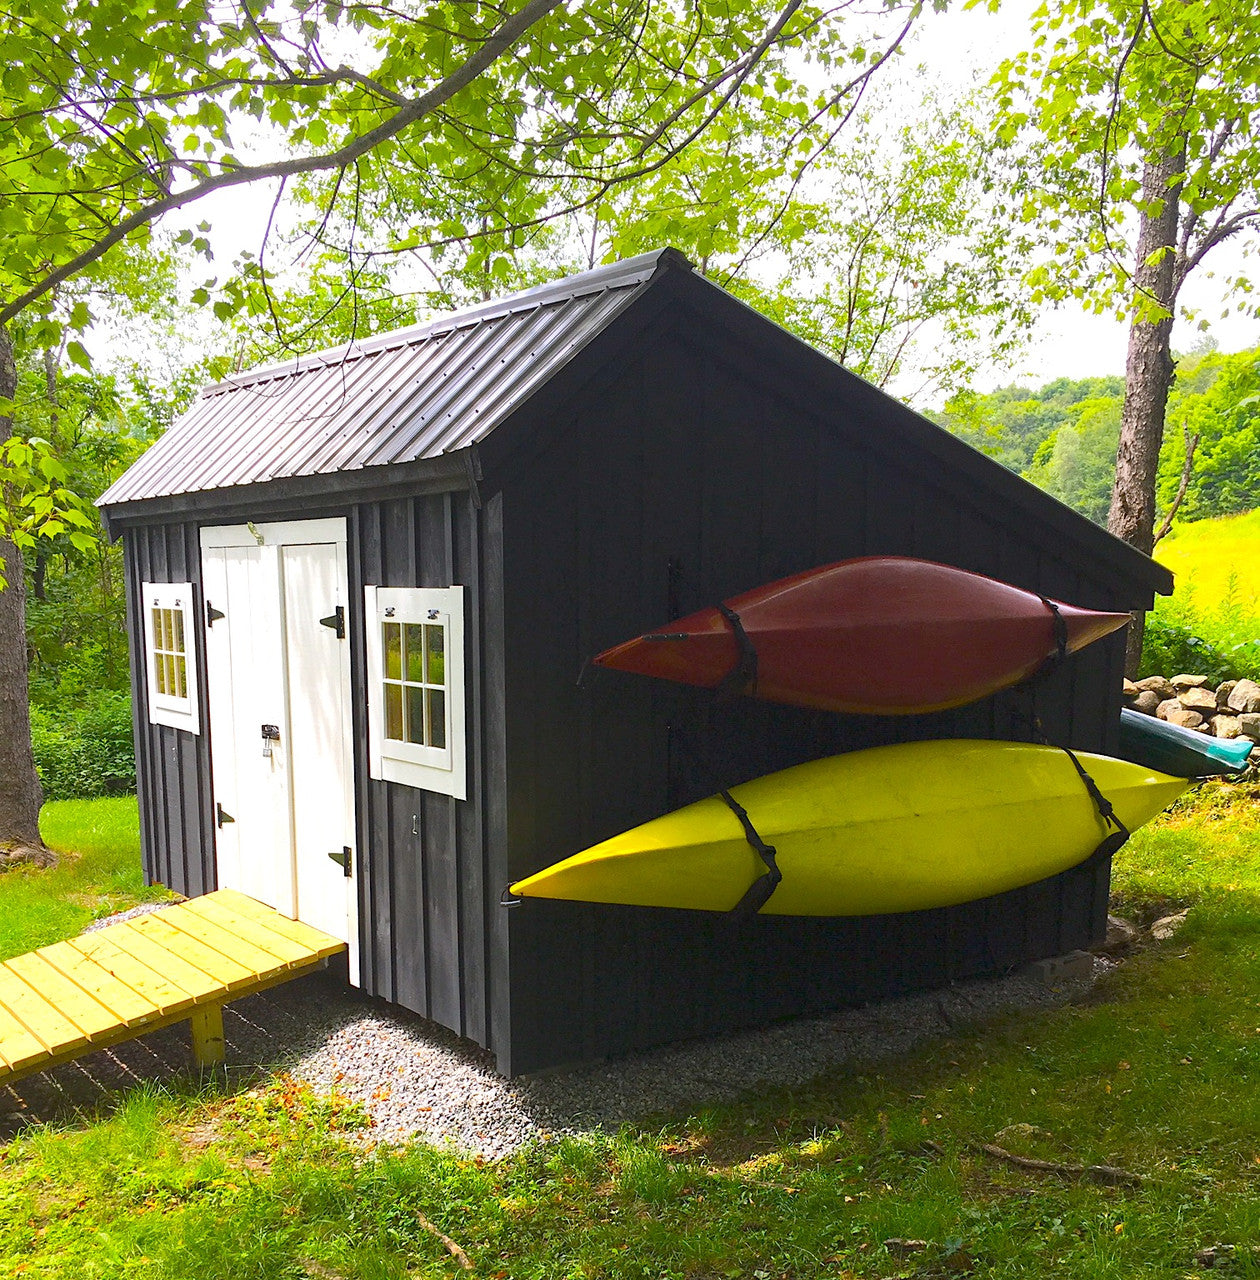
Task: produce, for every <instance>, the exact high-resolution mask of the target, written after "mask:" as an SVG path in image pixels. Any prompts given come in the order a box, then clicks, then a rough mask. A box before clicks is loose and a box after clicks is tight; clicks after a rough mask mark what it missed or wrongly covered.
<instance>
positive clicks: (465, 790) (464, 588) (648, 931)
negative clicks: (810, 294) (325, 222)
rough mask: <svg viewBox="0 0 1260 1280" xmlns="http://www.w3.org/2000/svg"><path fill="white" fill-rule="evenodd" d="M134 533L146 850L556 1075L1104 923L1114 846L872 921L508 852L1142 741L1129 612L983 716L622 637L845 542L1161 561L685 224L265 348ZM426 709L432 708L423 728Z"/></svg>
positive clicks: (203, 427)
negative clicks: (602, 659)
mask: <svg viewBox="0 0 1260 1280" xmlns="http://www.w3.org/2000/svg"><path fill="white" fill-rule="evenodd" d="M101 508H102V511H103V513H104V517H105V520H106V523H107V526H108V528H109V530H110V531H111V533H112V534H114V535H118V536H121V537H122V538H123V541H124V545H125V550H126V577H127V591H128V605H129V627H130V633H131V642H132V654H133V657H132V673H133V681H134V687H135V694H136V697H135V708H136V711H135V737H136V748H137V764H138V774H139V789H140V811H141V821H142V832H143V849H144V866H145V873H146V875H147V877H148V878H149V879H150V880H151V881H161V882H163V883H165V884H167V885H169V886H170V887H171V888H173V889H176V890H178V891H179V892H181V893H184V894H188V895H195V894H200V893H203V892H206V891H208V890H210V889H212V888H215V887H217V886H223V885H230V886H233V887H237V888H241V889H243V890H244V891H246V892H249V893H253V894H254V895H255V896H257V897H259V898H261V899H263V900H264V901H267V902H269V903H271V904H272V905H274V906H276V907H277V908H278V909H280V910H282V911H285V912H287V913H289V914H291V915H295V916H297V917H299V918H302V919H305V920H308V921H309V922H310V923H312V924H316V925H318V926H320V927H323V928H325V929H327V930H328V931H329V932H332V933H337V934H339V935H340V936H341V937H343V938H345V939H347V940H348V941H349V943H350V948H351V955H350V969H351V981H352V982H354V983H355V984H356V985H358V986H360V987H361V988H362V989H363V990H364V991H365V992H367V993H369V994H371V995H374V996H379V997H382V998H384V999H386V1000H389V1001H393V1002H396V1003H398V1004H400V1005H403V1006H405V1007H406V1008H408V1009H412V1010H415V1011H416V1012H418V1013H420V1014H423V1015H425V1016H426V1017H429V1018H432V1019H433V1020H435V1021H437V1022H439V1023H441V1024H443V1025H444V1026H447V1027H449V1028H451V1029H452V1030H454V1031H456V1032H458V1033H459V1034H461V1035H463V1036H467V1037H469V1038H470V1039H472V1040H474V1041H476V1042H477V1043H479V1044H481V1045H484V1046H485V1047H487V1048H488V1049H490V1050H491V1051H492V1052H493V1053H494V1054H495V1056H496V1059H497V1061H498V1064H499V1067H500V1069H501V1070H503V1071H504V1072H505V1073H508V1074H518V1073H522V1072H529V1071H536V1070H539V1069H542V1068H546V1067H550V1066H554V1065H557V1064H561V1063H566V1062H573V1061H578V1060H583V1059H591V1058H596V1057H599V1056H603V1055H608V1054H616V1053H621V1052H625V1051H627V1050H631V1049H635V1048H639V1047H643V1046H647V1045H652V1044H656V1043H660V1042H664V1041H668V1040H673V1039H679V1038H682V1037H685V1036H692V1035H700V1034H706V1033H712V1032H718V1031H725V1030H729V1029H732V1028H735V1027H739V1026H744V1025H749V1024H754V1023H761V1022H766V1021H769V1020H771V1019H775V1018H781V1017H785V1016H789V1015H794V1014H801V1013H807V1012H813V1011H819V1010H823V1009H828V1008H834V1007H836V1006H839V1005H842V1004H846V1003H854V1002H859V1001H864V1000H868V999H870V998H872V997H876V996H882V995H886V994H890V993H895V992H901V991H905V990H909V989H912V988H915V987H924V986H929V985H931V984H935V983H941V982H944V981H947V980H949V979H953V978H960V977H965V976H969V975H974V974H980V973H992V972H996V971H1001V970H1004V969H1007V968H1009V967H1011V966H1013V965H1017V964H1020V963H1023V962H1026V961H1029V960H1033V959H1036V958H1040V957H1045V956H1050V955H1055V954H1059V953H1062V952H1065V951H1068V950H1071V949H1073V948H1077V947H1081V946H1086V945H1089V944H1090V943H1092V942H1094V941H1096V940H1097V939H1098V938H1099V937H1100V936H1101V934H1102V933H1103V930H1104V927H1105V917H1106V905H1107V891H1108V867H1107V866H1106V865H1105V864H1099V863H1098V862H1097V861H1091V862H1089V863H1086V864H1083V865H1082V866H1080V867H1078V868H1076V869H1075V870H1073V871H1069V872H1067V873H1065V874H1063V875H1060V876H1057V877H1055V878H1053V879H1051V880H1048V881H1043V882H1041V883H1038V884H1035V885H1032V886H1030V887H1028V888H1026V889H1021V890H1018V891H1015V892H1012V893H1008V894H1004V895H1002V896H1001V897H997V898H991V899H987V900H985V901H981V902H975V903H971V904H968V905H965V906H961V907H955V908H950V909H945V910H939V911H930V912H919V913H915V914H914V915H906V916H882V917H872V918H856V919H792V918H785V917H764V918H763V917H758V918H754V919H751V920H748V921H744V922H741V923H736V922H734V921H732V920H730V919H727V918H725V917H720V916H714V915H710V914H708V913H703V912H688V911H666V910H658V909H646V908H633V907H612V906H594V905H581V904H573V903H564V902H547V901H540V900H530V901H526V902H524V903H523V904H521V905H520V906H518V907H515V908H512V909H508V908H505V907H503V906H501V905H500V895H501V894H502V892H503V890H504V888H505V886H506V885H508V884H509V883H511V882H513V881H515V880H517V879H519V878H521V877H523V876H525V875H527V874H529V873H531V872H533V871H535V870H538V869H539V868H541V867H543V866H546V865H548V864H550V863H552V862H555V861H557V860H559V859H560V858H562V857H566V856H568V855H569V854H571V853H574V852H576V851H578V850H580V849H582V848H585V847H587V846H589V845H591V844H593V843H595V842H597V841H599V840H602V839H604V838H606V837H608V836H610V835H613V834H615V833H616V832H618V831H621V830H624V829H626V828H629V827H631V826H633V825H635V824H637V823H640V822H643V821H645V820H647V819H649V818H652V817H654V816H656V815H658V814H661V813H664V812H666V811H667V810H669V809H672V808H674V807H677V806H678V805H680V804H682V803H685V802H687V801H689V800H692V799H696V798H698V797H699V796H701V795H705V794H709V793H711V792H712V790H713V786H712V779H711V778H701V777H697V776H695V770H694V769H693V768H692V767H690V766H689V765H688V762H687V760H686V759H684V758H682V757H680V755H679V754H678V753H677V752H673V751H671V749H670V730H669V726H670V725H671V723H672V724H675V725H679V726H685V727H686V729H687V731H688V734H689V735H691V736H694V737H695V738H697V739H700V740H702V741H703V742H704V743H705V744H706V745H707V747H708V750H709V753H710V755H711V757H712V759H713V761H714V762H715V764H714V767H715V770H716V771H717V772H720V774H721V775H722V781H723V782H724V783H726V784H734V783H736V782H739V781H742V780H744V779H747V778H751V777H755V776H758V775H761V774H764V773H768V772H771V771H773V770H776V769H780V768H783V767H786V766H787V765H791V764H796V763H799V762H802V761H804V760H808V759H814V758H817V757H820V756H824V755H831V754H834V753H836V752H840V751H847V750H850V749H853V748H858V747H865V746H873V745H876V744H881V743H887V742H894V741H902V740H908V739H917V738H942V737H982V738H1012V739H1018V738H1028V737H1030V736H1031V733H1032V729H1031V723H1032V719H1033V717H1034V716H1035V717H1037V718H1039V720H1040V722H1041V725H1042V726H1043V727H1044V730H1045V732H1046V734H1047V735H1048V736H1049V738H1050V739H1051V740H1052V741H1055V742H1058V743H1060V744H1067V745H1071V746H1073V747H1076V748H1080V749H1083V750H1094V751H1103V752H1111V753H1114V751H1115V749H1116V746H1117V737H1118V724H1119V709H1120V697H1121V675H1122V667H1123V656H1124V638H1123V635H1114V636H1112V637H1110V638H1109V639H1107V640H1105V641H1102V642H1100V643H1098V644H1095V645H1092V646H1090V647H1089V648H1088V649H1086V650H1085V651H1083V652H1082V653H1080V654H1078V655H1077V656H1076V657H1074V658H1073V659H1072V660H1071V661H1070V662H1068V663H1066V664H1064V665H1062V666H1061V667H1060V668H1059V669H1058V670H1057V671H1056V672H1055V673H1054V674H1053V675H1052V676H1051V677H1049V678H1048V679H1046V680H1044V681H1040V682H1038V683H1036V684H1035V685H1033V686H1025V687H1023V688H1020V689H1016V690H1013V691H1010V692H1006V693H1002V694H999V695H997V696H995V697H992V698H990V699H988V700H986V701H984V702H981V703H978V704H975V705H972V706H970V707H966V708H964V709H961V710H957V711H952V712H942V713H938V714H934V715H928V716H918V717H899V718H895V719H894V718H887V719H883V718H869V717H857V716H853V717H845V716H839V715H829V714H823V713H818V712H810V711H804V710H799V709H796V708H791V707H783V706H773V705H770V704H766V703H762V702H755V701H752V700H750V699H743V700H737V701H729V702H718V701H716V700H715V699H714V698H713V697H712V696H711V695H708V694H705V693H703V692H702V691H699V690H694V689H688V688H685V687H682V686H673V685H666V684H663V683H659V682H655V681H651V680H646V679H640V678H636V677H632V676H622V675H619V674H617V673H609V672H602V673H600V674H599V675H598V677H597V678H587V679H585V680H583V681H582V682H581V683H580V684H579V683H578V676H579V673H580V671H581V669H582V667H583V663H584V661H585V660H586V659H587V658H588V657H589V656H590V655H592V654H594V653H596V652H598V651H599V650H601V649H603V648H605V647H607V646H609V645H612V644H615V643H617V642H619V641H621V640H624V639H627V638H629V637H631V636H633V635H636V634H638V633H640V632H642V631H645V630H647V629H650V628H652V627H654V626H658V625H659V624H660V623H662V622H663V621H665V620H667V619H668V618H669V617H671V616H677V615H678V614H680V613H685V612H689V611H691V610H694V609H697V608H700V607H702V606H704V605H707V604H712V603H714V602H716V601H718V600H721V599H724V598H727V597H729V596H731V595H733V594H735V593H737V592H740V591H744V590H747V589H749V588H751V587H753V586H756V585H758V584H760V583H762V582H766V581H768V580H770V579H773V578H777V577H780V576H783V575H786V574H789V573H793V572H796V571H799V570H802V569H806V568H810V567H812V566H815V565H820V564H824V563H827V562H829V561H834V560H840V559H845V558H848V557H852V556H860V555H870V554H893V555H912V556H918V557H922V558H925V559H930V560H936V561H941V562H944V563H947V564H953V565H957V566H959V567H961V568H964V569H970V570H974V571H977V572H980V573H984V574H988V575H990V576H992V577H996V578H1000V579H1003V580H1005V581H1008V582H1011V583H1014V584H1015V585H1017V586H1020V587H1025V588H1029V589H1031V590H1034V591H1038V592H1041V593H1044V594H1046V595H1050V596H1055V597H1058V598H1060V599H1064V600H1068V601H1071V602H1072V603H1075V604H1080V605H1084V606H1087V607H1091V608H1096V609H1105V610H1117V609H1123V610H1128V609H1144V608H1148V607H1150V605H1151V604H1152V602H1153V598H1154V593H1155V592H1156V591H1160V592H1166V591H1168V590H1169V589H1170V588H1171V579H1170V577H1169V575H1168V573H1167V572H1166V571H1165V570H1164V569H1163V568H1161V567H1160V566H1159V565H1157V564H1155V563H1154V562H1153V561H1151V560H1149V559H1148V558H1146V557H1145V556H1143V555H1141V554H1139V553H1138V552H1136V551H1134V550H1132V549H1131V548H1130V547H1128V546H1126V545H1125V544H1123V543H1121V542H1119V541H1117V540H1116V539H1114V538H1112V537H1111V536H1109V535H1108V534H1107V533H1105V532H1104V531H1102V530H1101V529H1099V528H1097V527H1096V526H1095V525H1093V524H1091V523H1090V522H1089V521H1087V520H1085V519H1083V518H1081V517H1080V516H1078V515H1076V514H1075V513H1074V512H1072V511H1070V510H1068V509H1067V508H1066V507H1064V506H1062V505H1060V504H1059V503H1058V502H1056V501H1054V500H1053V499H1052V498H1049V497H1047V496H1046V495H1045V494H1043V493H1041V492H1040V491H1038V490H1037V489H1035V488H1034V487H1032V486H1031V485H1029V484H1027V483H1025V482H1024V481H1022V480H1020V479H1019V478H1017V477H1016V476H1014V475H1012V474H1011V473H1009V472H1008V471H1006V470H1004V469H1003V468H1002V467H1001V466H999V465H998V464H996V463H994V462H992V461H990V460H989V459H988V458H985V457H983V456H981V455H980V454H979V453H977V452H975V451H974V450H972V449H971V448H969V447H968V446H967V445H965V444H962V443H960V442H959V441H958V440H956V439H954V438H953V437H952V436H950V435H949V434H947V433H946V432H945V431H943V430H941V429H940V428H938V427H936V426H935V425H933V424H932V423H930V422H928V421H927V420H926V419H924V418H922V417H920V416H919V415H918V414H916V413H914V412H912V411H911V410H909V409H907V408H905V407H904V406H903V405H901V404H899V403H898V402H896V401H895V400H893V399H891V398H890V397H888V396H887V395H884V394H883V393H881V392H880V391H878V390H876V389H875V388H873V387H871V386H869V385H868V384H866V383H865V382H863V381H862V380H861V379H859V378H857V377H855V376H853V375H852V374H850V373H848V372H847V371H846V370H844V369H843V368H841V367H840V366H839V365H837V364H836V363H835V362H834V361H832V360H830V359H829V358H827V357H826V356H824V355H822V354H820V353H819V352H817V351H816V350H814V349H812V348H811V347H809V346H808V345H806V344H805V343H803V342H801V341H800V340H799V339H797V338H795V337H792V336H791V335H790V334H788V333H786V332H785V331H784V330H782V329H780V328H778V327H777V326H775V325H774V324H772V323H771V322H770V321H768V320H766V319H765V318H764V317H762V316H760V315H758V314H757V313H756V312H755V311H753V310H751V309H749V308H748V307H747V306H745V305H744V304H742V303H740V302H738V301H737V300H735V299H734V298H732V297H731V296H730V295H729V294H727V293H725V292H724V291H723V290H722V289H720V288H718V287H716V286H715V285H713V284H711V283H710V282H708V281H707V280H705V279H704V278H703V277H702V276H700V275H699V274H697V273H696V272H695V271H694V270H693V269H692V268H691V266H690V264H689V263H688V262H687V261H686V260H685V259H684V258H683V257H682V256H681V255H680V254H679V253H677V252H676V251H674V250H670V249H665V250H662V251H660V252H657V253H652V254H647V255H644V256H642V257H638V258H634V259H631V260H629V261H626V262H621V263H618V264H616V265H613V266H609V267H603V268H600V269H598V270H595V271H591V272H587V273H585V274H583V275H578V276H574V277H572V278H570V279H567V280H563V281H560V282H558V283H556V284H552V285H546V286H544V287H542V288H538V289H532V290H529V291H527V292H524V293H520V294H516V295H514V296H512V297H509V298H506V299H504V300H503V301H501V302H495V303H490V304H487V305H484V306H479V307H476V308H473V309H471V310H468V311H464V312H461V313H459V314H456V315H452V316H449V317H446V318H443V319H441V320H439V321H436V322H433V323H430V324H426V325H422V326H419V327H416V328H412V329H406V330H402V331H400V332H398V333H392V334H387V335H383V336H380V337H374V338H371V339H369V340H367V341H364V342H360V343H356V344H354V345H352V346H350V347H348V348H340V349H337V350H334V351H329V352H325V353H322V354H319V355H315V356H307V357H302V358H300V359H297V360H293V361H290V362H288V363H285V364H281V365H277V366H273V367H271V368H266V369H261V370H258V371H255V372H252V373H248V374H243V375H240V376H236V377H232V378H229V379H228V380H226V381H225V382H222V383H220V384H219V385H217V386H214V387H210V388H208V389H207V390H206V391H205V392H204V393H203V395H202V396H201V398H200V400H199V401H198V402H197V404H196V405H195V406H194V408H193V409H192V410H191V411H190V412H189V413H188V414H187V416H186V417H184V418H183V419H182V420H181V421H180V422H179V423H177V424H176V425H175V426H174V427H172V429H171V430H170V431H169V432H168V433H167V434H166V435H165V436H164V437H163V438H162V439H161V440H159V441H158V443H157V444H155V445H154V446H153V448H152V449H151V450H149V452H147V453H146V454H145V455H144V456H143V457H142V458H141V459H140V460H139V461H138V462H137V463H136V464H135V465H134V466H133V467H132V468H131V469H130V470H129V471H128V472H127V473H126V474H125V475H124V476H123V477H122V478H121V479H120V480H119V481H118V482H117V483H116V484H115V485H114V486H113V487H112V488H111V489H110V490H109V491H108V492H107V493H106V494H105V495H104V497H103V498H102V499H101ZM404 726H405V727H404Z"/></svg>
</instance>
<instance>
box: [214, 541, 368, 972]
mask: <svg viewBox="0 0 1260 1280" xmlns="http://www.w3.org/2000/svg"><path fill="white" fill-rule="evenodd" d="M201 541H202V580H203V585H204V597H205V604H206V662H207V667H208V671H207V682H208V700H209V708H210V744H211V763H212V766H213V770H214V798H213V802H214V809H215V818H216V822H217V824H218V825H217V828H216V830H217V836H216V840H217V846H216V847H217V859H218V874H219V884H220V885H221V886H222V887H224V888H233V889H239V890H240V891H241V892H243V893H248V894H250V895H251V896H252V897H255V898H258V899H259V900H260V901H262V902H266V903H268V904H269V905H271V906H273V907H275V908H276V909H277V910H278V911H281V912H283V913H284V914H285V915H288V916H290V917H292V918H294V919H297V920H303V921H305V922H306V923H308V924H311V925H314V926H315V927H316V928H318V929H322V930H324V932H326V933H330V934H332V935H333V936H334V937H337V938H340V939H342V940H343V941H345V942H348V943H349V944H350V946H351V957H350V961H351V977H352V980H353V979H355V978H356V976H357V967H358V966H357V954H356V952H357V946H356V943H357V938H356V933H357V930H356V927H355V926H356V920H357V914H356V910H355V893H354V882H355V876H354V860H355V858H354V855H355V849H354V845H355V835H354V789H353V778H354V773H353V770H354V765H353V754H352V749H351V708H350V645H349V641H348V640H347V639H345V634H346V631H345V627H346V621H345V619H346V610H347V607H348V604H349V596H348V585H347V578H346V543H345V521H343V520H311V521H295V522H285V523H283V524H262V525H239V526H229V527H224V528H214V529H204V530H203V531H202V535H201Z"/></svg>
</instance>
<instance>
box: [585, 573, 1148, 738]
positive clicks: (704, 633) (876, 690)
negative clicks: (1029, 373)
mask: <svg viewBox="0 0 1260 1280" xmlns="http://www.w3.org/2000/svg"><path fill="white" fill-rule="evenodd" d="M1128 621H1129V615H1128V614H1127V613H1097V612H1095V611H1094V610H1092V609H1078V608H1076V606H1075V605H1070V604H1063V603H1061V602H1060V601H1058V600H1049V599H1046V598H1044V597H1042V596H1039V595H1037V594H1036V593H1035V592H1032V591H1022V590H1021V589H1020V588H1019V587H1012V586H1010V585H1009V584H1008V583H1005V582H997V581H995V580H994V579H993V578H986V577H983V576H982V575H981V574H978V573H968V572H967V571H966V570H964V569H955V568H953V567H951V566H950V565H945V564H933V563H931V562H930V561H927V560H911V559H907V558H905V557H902V556H867V557H864V558H862V559H858V560H841V561H840V562H839V563H838V564H830V565H824V566H822V567H821V568H819V569H810V570H808V571H807V572H805V573H798V574H795V575H793V576H792V577H790V578H781V579H780V580H779V581H778V582H771V583H768V584H767V585H765V586H763V587H757V588H756V589H755V590H753V591H746V592H744V594H743V595H739V596H735V597H733V598H732V599H730V600H727V601H726V602H725V603H724V604H722V605H719V606H717V607H716V608H711V609H701V610H700V612H699V613H693V614H691V615H690V616H689V617H686V618H679V619H678V620H677V621H676V622H671V623H669V624H668V625H667V626H665V627H662V628H661V630H660V631H656V632H649V633H648V634H646V635H642V636H639V637H638V639H636V640H628V641H627V642H626V643H625V644H619V645H617V646H616V647H615V648H612V649H608V650H606V651H605V652H603V653H601V654H600V655H599V656H598V657H597V658H596V659H595V662H597V663H598V664H599V665H600V666H602V667H615V668H616V669H617V670H619V671H633V672H637V673H638V674H640V675H647V676H658V677H660V678H661V679H664V680H674V681H677V682H679V683H681V684H691V685H699V686H700V687H701V688H705V689H716V688H719V687H725V688H727V689H729V690H730V691H732V692H736V693H746V694H749V695H751V696H752V697H756V698H764V699H766V700H767V701H769V702H786V703H790V704H792V705H793V706H798V707H815V708H818V709H820V710H824V711H853V712H860V713H863V714H867V715H911V714H913V713H916V712H922V711H941V710H944V709H945V708H947V707H961V706H964V705H966V704H967V703H969V702H975V701H976V700H977V699H979V698H984V697H987V696H988V695H989V694H991V693H996V692H997V690H999V689H1006V688H1009V687H1010V686H1011V685H1014V684H1018V683H1019V682H1020V681H1021V680H1026V679H1027V678H1028V677H1029V676H1031V675H1033V674H1034V672H1036V671H1038V670H1039V669H1040V668H1041V667H1042V666H1043V665H1044V664H1045V663H1046V661H1047V660H1048V659H1050V658H1052V657H1054V656H1055V655H1056V654H1058V655H1065V654H1068V653H1075V652H1076V651H1077V650H1078V649H1083V648H1084V647H1085V646H1086V645H1087V644H1092V643H1093V642H1094V641H1095V640H1098V639H1100V638H1101V637H1103V636H1105V635H1109V634H1110V633H1111V632H1113V631H1117V630H1119V628H1121V627H1123V626H1124V625H1125V623H1126V622H1128Z"/></svg>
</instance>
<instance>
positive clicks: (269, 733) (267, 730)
mask: <svg viewBox="0 0 1260 1280" xmlns="http://www.w3.org/2000/svg"><path fill="white" fill-rule="evenodd" d="M279 741H280V726H279V725H278V724H265V725H263V727H262V744H263V759H264V760H270V759H271V744H272V743H273V742H279Z"/></svg>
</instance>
